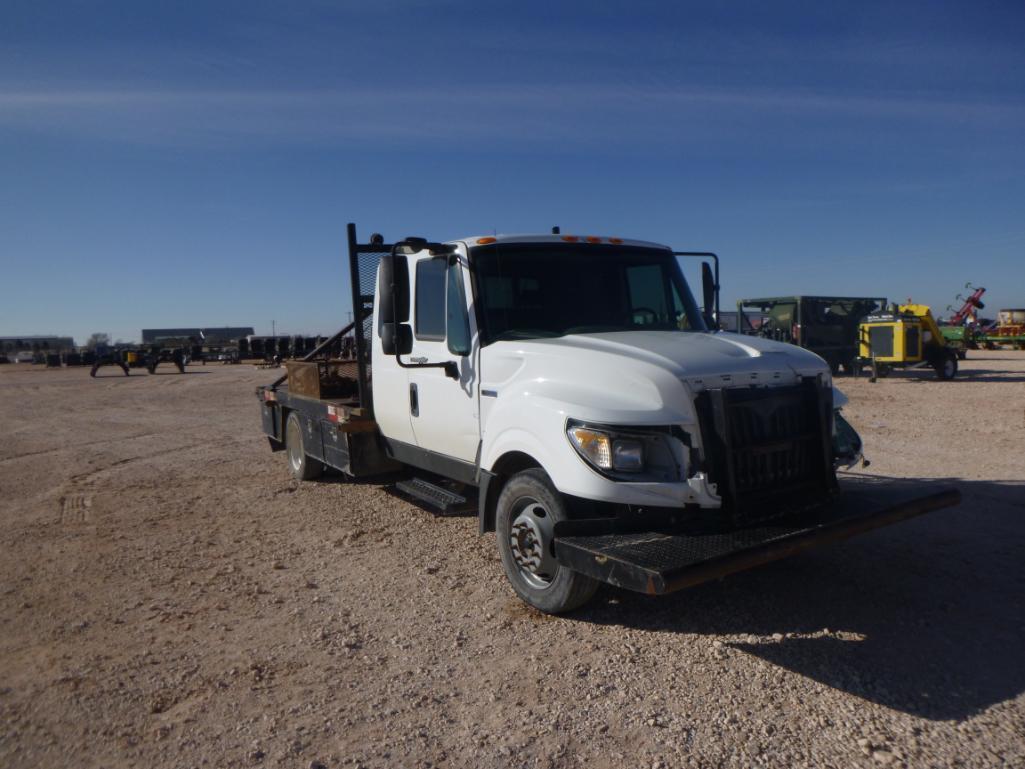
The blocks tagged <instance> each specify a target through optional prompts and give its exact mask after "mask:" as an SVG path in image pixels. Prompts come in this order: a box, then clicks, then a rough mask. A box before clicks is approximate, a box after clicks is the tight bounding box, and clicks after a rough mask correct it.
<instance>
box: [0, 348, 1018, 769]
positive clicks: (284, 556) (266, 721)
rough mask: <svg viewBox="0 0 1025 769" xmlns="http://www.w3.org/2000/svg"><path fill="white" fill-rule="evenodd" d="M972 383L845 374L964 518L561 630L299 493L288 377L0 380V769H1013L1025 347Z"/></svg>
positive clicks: (223, 371) (445, 533) (564, 620)
mask: <svg viewBox="0 0 1025 769" xmlns="http://www.w3.org/2000/svg"><path fill="white" fill-rule="evenodd" d="M962 365H963V372H964V377H963V378H961V379H959V380H955V381H954V382H949V383H941V382H937V381H935V380H934V379H933V378H932V377H930V376H928V375H925V374H909V375H894V376H892V377H891V378H889V379H886V380H881V381H879V382H877V383H875V384H869V383H868V382H867V381H865V380H863V379H862V380H857V381H841V387H842V388H843V389H845V391H846V392H847V393H848V395H849V396H850V397H851V404H850V406H849V407H848V410H847V414H848V417H849V418H850V420H851V421H852V422H853V423H854V424H855V425H856V426H857V427H858V429H859V430H860V431H861V432H862V435H863V437H864V438H865V441H866V444H867V447H868V453H869V456H870V458H871V459H872V461H873V464H872V467H871V468H870V470H871V471H872V472H875V473H879V474H883V475H892V476H902V477H922V478H950V479H953V481H954V482H955V483H956V484H957V485H958V486H959V487H960V488H961V490H962V493H963V495H964V502H963V504H961V505H960V506H959V507H957V508H952V509H948V510H944V511H940V512H937V513H933V514H931V515H928V516H925V517H923V518H920V519H916V520H914V521H910V522H907V523H904V524H901V525H899V526H895V527H892V528H890V529H886V530H882V531H878V532H875V533H872V534H870V535H866V536H864V537H861V538H859V539H855V540H852V541H849V542H846V543H842V544H839V545H835V546H831V547H829V548H825V549H822V550H818V551H814V552H812V553H809V554H805V555H801V556H798V557H795V558H791V559H789V560H786V561H781V562H778V563H775V564H772V565H769V566H765V567H762V568H760V569H757V570H754V571H751V572H747V573H744V574H739V575H735V576H733V577H730V578H728V579H725V580H722V581H719V582H715V583H710V584H706V585H703V586H700V587H697V588H694V589H691V590H688V591H684V592H681V593H676V594H674V595H671V596H667V597H663V598H657V599H652V598H647V597H645V596H641V595H636V594H632V593H627V592H623V591H619V590H616V589H612V588H604V589H603V590H602V591H600V592H599V594H598V598H597V600H596V601H595V602H594V604H593V605H591V606H590V607H588V608H587V609H586V610H583V611H580V612H578V613H576V614H574V615H572V616H570V617H561V618H552V617H546V616H543V615H540V614H538V613H536V612H533V611H532V610H529V609H527V608H525V607H524V606H523V605H522V604H520V603H519V602H518V601H517V600H516V599H515V598H514V596H513V594H512V591H511V589H510V588H509V587H508V585H507V584H506V582H505V580H504V577H503V575H502V569H501V564H500V563H499V560H498V557H497V552H496V550H495V545H494V539H493V537H492V536H488V537H484V538H479V537H478V536H477V534H476V522H475V521H474V520H473V519H472V518H466V517H462V518H435V517H434V516H432V515H431V514H430V513H428V512H426V511H424V510H422V509H420V508H418V507H416V506H414V505H411V504H409V503H408V502H406V501H403V500H402V499H400V498H398V497H395V496H393V495H391V494H390V493H389V492H388V491H387V489H386V488H385V487H382V486H380V485H376V484H369V483H359V484H356V483H345V482H342V481H340V480H338V479H331V480H327V481H324V482H318V483H304V484H302V485H299V484H297V483H295V482H294V481H292V480H291V478H290V476H289V475H288V472H287V470H286V468H285V462H284V459H283V457H282V455H280V454H274V455H272V454H271V453H270V451H269V450H268V448H267V445H266V442H265V440H264V439H263V438H262V437H261V435H260V429H259V420H258V412H257V406H256V402H255V399H254V397H253V395H252V390H253V386H254V385H256V384H258V383H264V382H267V381H269V380H270V379H272V378H273V377H274V376H276V372H268V371H260V370H256V369H254V368H252V367H249V366H232V367H229V366H206V367H202V366H193V367H190V369H189V373H188V374H186V375H184V376H182V375H178V374H177V373H171V372H172V371H173V370H169V371H168V373H166V374H160V373H158V374H157V375H156V376H147V375H145V374H142V375H140V374H138V373H134V372H133V375H132V376H131V377H129V378H125V377H124V376H122V375H121V374H120V372H116V369H113V368H107V369H103V370H101V374H106V376H103V377H101V378H98V379H96V380H91V379H89V377H88V372H87V371H84V370H81V369H77V370H62V371H47V370H40V369H38V368H33V367H26V366H23V365H21V366H3V367H0V424H2V425H3V427H2V432H0V435H2V437H3V440H2V442H0V524H2V525H0V543H2V553H3V558H2V560H0V577H2V579H0V588H2V595H0V766H3V767H5V768H9V769H14V768H15V767H39V766H58V767H60V766H74V767H93V766H96V767H101V766H102V767H114V766H139V767H201V766H207V767H215V766H216V767H229V766H232V767H233V766H282V767H310V768H313V767H321V766H323V767H328V768H330V769H333V768H334V767H347V766H363V767H385V766H387V767H393V766H394V767H430V766H439V767H441V766H445V767H448V766H454V767H461V766H466V767H521V766H522V767H562V766H586V767H595V768H601V767H616V768H617V769H620V768H621V767H645V768H647V767H685V766H724V767H749V766H813V767H837V768H839V767H850V766H873V767H874V766H909V767H932V766H935V767H950V766H964V767H978V766H1007V767H1021V766H1025V694H1023V692H1025V653H1023V648H1025V567H1023V564H1025V521H1023V513H1025V487H1023V485H1022V479H1023V478H1025V354H1023V353H1020V352H978V353H974V354H972V355H971V357H970V359H969V360H968V361H965V362H963V364H962ZM115 372H116V373H115Z"/></svg>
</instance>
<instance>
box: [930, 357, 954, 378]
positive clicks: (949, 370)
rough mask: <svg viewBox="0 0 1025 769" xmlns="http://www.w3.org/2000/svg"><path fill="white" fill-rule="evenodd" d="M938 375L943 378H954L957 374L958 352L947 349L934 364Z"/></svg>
mask: <svg viewBox="0 0 1025 769" xmlns="http://www.w3.org/2000/svg"><path fill="white" fill-rule="evenodd" d="M933 368H935V369H936V376H937V377H939V378H940V379H943V380H949V379H953V378H954V375H955V374H957V354H956V353H953V352H950V351H949V350H948V351H946V352H945V353H944V355H943V357H942V358H940V359H939V360H938V361H937V362H936V363H935V364H934V365H933Z"/></svg>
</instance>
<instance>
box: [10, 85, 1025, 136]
mask: <svg viewBox="0 0 1025 769" xmlns="http://www.w3.org/2000/svg"><path fill="white" fill-rule="evenodd" d="M738 118H739V119H741V120H743V121H745V122H747V123H750V122H751V121H752V120H753V119H757V121H758V122H759V123H760V124H761V125H763V126H764V125H766V124H767V123H771V121H773V120H789V119H793V118H806V119H817V120H834V121H850V120H864V121H874V122H876V123H880V122H881V123H883V124H894V123H896V122H901V121H931V122H936V121H943V122H945V123H954V124H956V123H960V124H968V125H974V126H978V127H981V128H984V129H989V128H1025V104H1021V103H1000V102H992V101H956V100H949V99H943V98H936V99H933V98H927V97H922V96H910V97H909V96H907V95H904V94H899V93H895V94H879V95H854V96H844V95H838V94H832V93H822V92H815V91H802V90H779V89H775V90H773V89H762V90H752V89H733V90H731V89H707V88H654V87H647V88H638V87H631V86H626V85H609V86H593V85H592V86H578V85H571V84H567V85H540V86H533V85H515V86H514V85H495V86H487V85H477V86H472V87H462V88H460V87H437V88H408V87H401V88H384V87H382V88H375V89H365V88H353V89H326V90H312V91H289V90H261V91H251V90H160V89H152V90H151V89H130V90H121V89H116V88H96V89H75V90H60V89H55V90H31V91H29V90H7V91H0V126H4V127H7V128H15V129H21V130H28V131H45V132H51V133H52V132H57V133H61V134H72V135H74V134H80V135H87V136H98V137H107V138H110V139H112V140H116V141H134V142H140V143H147V144H149V143H156V144H165V143H172V144H173V143H188V144H192V143H200V144H206V143H213V144H219V143H222V142H226V141H240V140H242V141H253V142H261V143H264V142H267V143H290V142H334V141H342V140H361V141H368V142H388V141H407V140H417V141H419V142H452V141H458V142H461V141H466V140H478V141H489V142H490V141H512V142H516V143H522V142H531V141H545V140H552V139H565V138H573V139H575V140H583V141H588V140H603V141H604V140H610V139H611V140H615V138H616V137H617V136H620V135H622V129H623V128H624V127H629V128H630V132H629V135H630V140H632V141H635V140H636V139H637V137H638V136H640V137H642V138H643V137H648V138H656V139H657V138H669V137H676V138H677V139H681V138H682V139H685V138H686V137H687V136H688V135H691V136H692V135H694V134H695V132H696V131H700V129H701V127H702V126H704V127H705V128H706V129H707V128H708V127H710V126H712V127H714V128H715V130H719V126H720V124H722V125H729V124H731V123H733V122H734V121H735V120H736V119H738ZM734 124H735V123H734Z"/></svg>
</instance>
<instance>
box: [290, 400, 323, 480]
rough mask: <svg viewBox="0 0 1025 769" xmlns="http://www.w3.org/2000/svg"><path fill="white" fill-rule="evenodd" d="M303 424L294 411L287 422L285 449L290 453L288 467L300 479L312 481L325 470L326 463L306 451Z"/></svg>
mask: <svg viewBox="0 0 1025 769" xmlns="http://www.w3.org/2000/svg"><path fill="white" fill-rule="evenodd" d="M303 441H304V436H303V426H302V421H301V420H300V419H299V415H298V414H296V413H295V412H294V411H293V412H291V413H290V414H289V415H288V421H286V422H285V450H286V453H287V454H288V469H289V470H291V471H292V475H293V476H295V479H296V480H298V481H312V480H313V479H314V478H318V477H319V476H320V475H321V474H322V473H323V472H324V464H323V463H322V462H320V461H318V460H316V459H314V458H313V457H311V456H309V455H308V454H307V453H306V449H305V447H304V445H303Z"/></svg>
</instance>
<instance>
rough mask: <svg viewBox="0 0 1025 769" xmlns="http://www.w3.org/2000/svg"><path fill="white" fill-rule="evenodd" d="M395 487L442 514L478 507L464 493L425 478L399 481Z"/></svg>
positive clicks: (452, 513) (465, 511)
mask: <svg viewBox="0 0 1025 769" xmlns="http://www.w3.org/2000/svg"><path fill="white" fill-rule="evenodd" d="M395 488H397V489H398V490H399V491H401V492H402V493H403V494H405V495H406V496H407V497H412V498H413V499H415V500H417V501H419V502H422V503H423V504H425V505H427V506H428V507H432V508H434V509H435V510H438V511H439V512H440V513H441V514H442V515H456V514H459V513H467V512H470V511H471V510H475V509H476V508H477V505H476V501H475V500H474V501H471V500H468V499H467V498H466V497H464V496H463V495H462V494H459V493H457V492H455V491H452V490H451V489H446V488H445V487H444V486H438V485H437V484H435V483H431V482H430V481H425V480H424V479H423V478H413V479H412V480H408V481H399V482H398V483H396V484H395Z"/></svg>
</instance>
